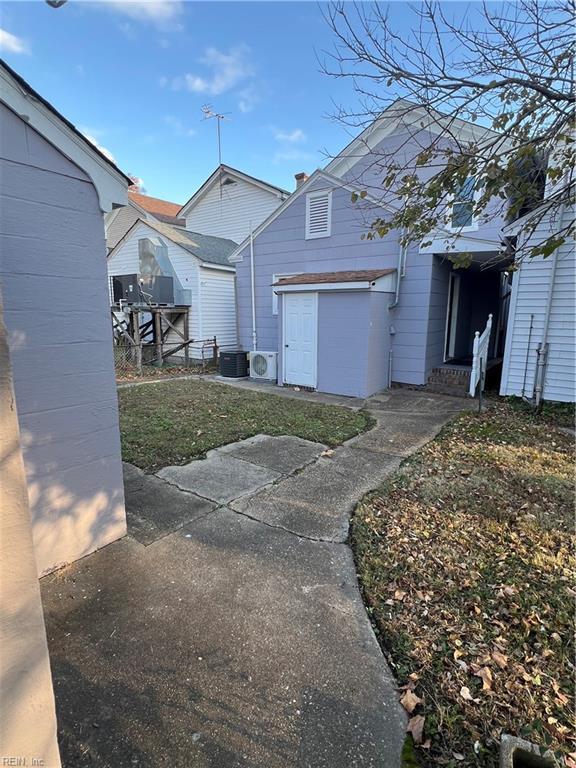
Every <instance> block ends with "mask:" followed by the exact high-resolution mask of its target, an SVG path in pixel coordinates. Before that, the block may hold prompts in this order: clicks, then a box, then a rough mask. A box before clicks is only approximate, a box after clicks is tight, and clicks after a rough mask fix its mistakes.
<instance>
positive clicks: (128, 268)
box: [108, 219, 237, 357]
mask: <svg viewBox="0 0 576 768" xmlns="http://www.w3.org/2000/svg"><path fill="white" fill-rule="evenodd" d="M144 241H148V242H149V244H150V246H151V248H153V249H156V252H157V253H159V254H160V255H161V257H160V261H161V270H162V274H163V275H165V276H167V277H172V278H173V280H174V285H175V288H176V289H177V291H179V292H180V295H181V296H185V298H184V299H180V303H186V304H188V303H189V305H190V313H189V336H190V338H191V339H196V340H199V339H210V338H213V337H214V336H215V337H216V340H217V343H218V346H219V347H220V348H232V347H235V346H236V344H237V332H236V298H235V272H236V270H235V269H234V267H233V266H232V265H231V264H230V263H229V261H228V256H229V255H230V254H231V253H232V251H233V250H234V249H235V248H236V243H234V242H233V241H232V240H226V239H224V238H221V237H212V236H210V235H202V234H199V233H196V232H188V231H187V230H182V229H178V228H176V227H172V226H170V225H169V224H163V223H162V222H159V221H154V220H151V219H149V220H147V221H142V220H137V221H136V222H135V223H134V224H133V225H132V227H131V228H130V230H129V231H128V232H127V233H126V235H124V237H123V238H122V239H121V240H120V241H119V242H118V243H117V244H116V246H115V247H114V248H113V249H112V250H111V251H110V254H109V256H108V275H109V277H112V276H115V275H131V274H140V272H141V266H140V251H141V248H142V243H143V242H144ZM182 292H184V293H182ZM175 303H179V302H175ZM191 354H192V356H196V357H198V356H199V355H200V351H199V349H198V348H196V347H194V345H192V348H191Z"/></svg>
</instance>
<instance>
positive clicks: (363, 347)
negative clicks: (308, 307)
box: [318, 291, 370, 397]
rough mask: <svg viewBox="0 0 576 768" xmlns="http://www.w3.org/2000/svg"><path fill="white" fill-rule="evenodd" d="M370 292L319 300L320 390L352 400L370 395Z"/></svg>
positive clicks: (327, 295) (321, 296) (324, 296)
mask: <svg viewBox="0 0 576 768" xmlns="http://www.w3.org/2000/svg"><path fill="white" fill-rule="evenodd" d="M368 298H369V297H368V294H367V292H366V291H345V292H342V293H337V292H334V293H320V294H319V296H318V390H319V391H320V392H332V393H334V394H340V395H350V396H351V397H366V395H367V391H366V390H367V386H368V382H367V365H366V361H367V360H368V350H369V338H368V334H367V328H368V323H369V306H370V303H369V301H368Z"/></svg>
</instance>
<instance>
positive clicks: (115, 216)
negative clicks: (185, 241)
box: [104, 189, 186, 253]
mask: <svg viewBox="0 0 576 768" xmlns="http://www.w3.org/2000/svg"><path fill="white" fill-rule="evenodd" d="M180 207H181V206H180V205H178V203H171V202H169V201H168V200H160V199H159V198H157V197H150V196H149V195H143V194H141V193H140V192H136V191H135V190H133V189H129V190H128V205H123V206H121V207H119V208H114V209H113V210H112V211H110V212H109V213H107V214H106V215H105V216H104V226H105V228H106V247H107V249H108V253H110V251H111V250H112V249H113V248H114V246H115V245H116V244H117V243H118V242H119V241H120V240H121V239H122V238H123V237H124V235H125V234H126V232H128V230H129V229H130V228H131V227H132V226H133V225H134V224H135V223H136V221H138V219H142V220H143V221H160V222H163V223H164V224H171V225H172V226H175V227H178V228H180V229H182V228H184V225H185V223H186V222H185V221H184V219H180V218H178V211H179V210H180Z"/></svg>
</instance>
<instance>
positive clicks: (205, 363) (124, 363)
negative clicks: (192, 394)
mask: <svg viewBox="0 0 576 768" xmlns="http://www.w3.org/2000/svg"><path fill="white" fill-rule="evenodd" d="M170 346H171V345H170V344H164V350H163V361H162V365H161V366H158V365H157V364H156V360H157V357H156V346H155V345H154V344H142V343H140V344H133V343H130V342H128V341H126V340H125V339H122V338H120V339H118V338H115V339H114V367H115V369H116V378H117V379H138V378H150V377H152V378H154V377H159V376H170V375H182V374H185V373H211V372H213V371H215V370H216V369H217V361H218V344H217V342H216V339H215V338H211V339H199V340H194V341H192V342H190V344H189V345H188V355H186V356H184V354H183V352H182V350H181V349H177V348H178V346H179V345H178V344H176V343H174V345H172V346H173V348H174V349H175V351H176V354H174V355H171V354H170Z"/></svg>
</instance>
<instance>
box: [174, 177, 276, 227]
mask: <svg viewBox="0 0 576 768" xmlns="http://www.w3.org/2000/svg"><path fill="white" fill-rule="evenodd" d="M224 176H226V177H229V178H234V179H237V180H238V181H245V182H246V183H247V184H252V186H254V187H258V188H259V189H263V190H264V191H265V192H270V193H271V194H273V195H275V196H276V197H279V198H280V199H281V200H284V199H285V198H286V197H288V195H289V194H290V192H288V191H287V190H286V189H282V187H276V186H275V185H274V184H269V183H268V182H267V181H262V179H257V178H256V177H255V176H250V175H249V174H247V173H244V172H243V171H239V170H238V169H237V168H232V166H230V165H224V164H222V165H219V166H218V168H216V170H215V171H214V173H213V174H212V175H211V176H209V177H208V178H207V179H206V181H205V182H204V183H203V184H202V186H201V187H200V188H199V189H198V190H197V191H196V192H195V193H194V194H193V195H192V197H191V198H190V200H188V202H187V203H184V205H183V206H182V208H181V209H180V212H179V215H180V216H186V215H187V214H188V213H189V212H190V211H191V210H192V208H194V206H195V205H198V203H199V202H200V201H201V200H202V199H203V198H204V197H205V196H206V195H207V194H208V192H210V190H211V189H213V188H214V187H215V186H216V185H217V184H218V183H219V181H220V179H221V178H223V177H224Z"/></svg>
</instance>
